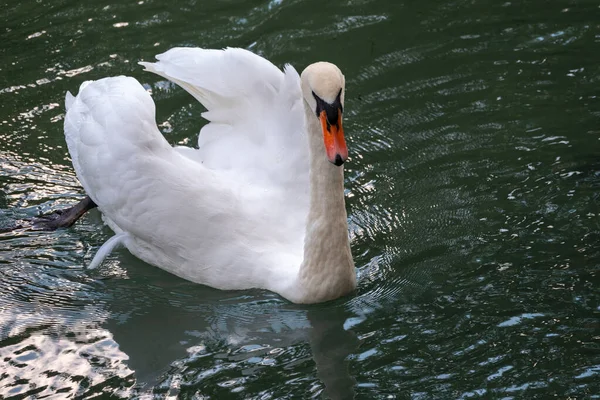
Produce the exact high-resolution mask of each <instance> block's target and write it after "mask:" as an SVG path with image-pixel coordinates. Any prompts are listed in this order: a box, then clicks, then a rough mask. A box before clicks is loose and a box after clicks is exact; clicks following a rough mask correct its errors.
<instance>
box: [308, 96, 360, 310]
mask: <svg viewBox="0 0 600 400" xmlns="http://www.w3.org/2000/svg"><path fill="white" fill-rule="evenodd" d="M303 103H304V112H305V126H306V129H307V135H308V142H309V159H310V175H309V179H310V207H309V213H308V218H307V223H306V234H305V239H304V261H303V263H302V265H301V267H300V272H299V284H300V286H301V287H300V289H301V291H302V293H303V296H302V297H304V301H303V302H306V303H313V302H317V301H326V300H329V299H333V298H337V297H339V296H342V295H344V294H346V293H349V292H351V291H352V290H354V288H355V287H356V274H355V271H354V261H353V260H352V254H351V252H350V242H349V240H348V222H347V215H346V203H345V200H344V168H343V166H340V167H337V166H335V165H333V164H332V163H330V162H329V161H328V160H327V156H326V153H325V145H324V143H323V133H322V132H321V127H320V124H319V121H318V119H317V118H316V116H315V114H314V112H313V111H312V110H311V109H310V108H309V107H307V104H306V102H303Z"/></svg>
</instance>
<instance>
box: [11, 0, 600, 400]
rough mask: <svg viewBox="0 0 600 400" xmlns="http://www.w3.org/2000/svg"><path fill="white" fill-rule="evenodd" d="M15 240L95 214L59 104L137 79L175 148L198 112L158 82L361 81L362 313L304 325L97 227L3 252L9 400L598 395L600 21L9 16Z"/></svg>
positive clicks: (357, 167)
mask: <svg viewBox="0 0 600 400" xmlns="http://www.w3.org/2000/svg"><path fill="white" fill-rule="evenodd" d="M0 18H1V21H2V24H1V26H0V56H1V57H0V161H1V168H0V226H10V225H11V224H13V223H14V221H16V220H19V219H23V218H28V217H32V216H34V215H37V214H38V213H40V212H48V211H50V210H53V209H56V208H62V207H67V206H68V205H70V204H73V203H74V202H76V201H77V200H78V199H81V198H82V197H83V196H84V192H83V189H82V188H81V186H80V185H79V183H78V181H77V178H76V177H75V174H74V171H73V168H72V166H71V162H70V159H69V155H68V153H67V149H66V145H65V141H64V137H63V127H62V123H63V117H64V107H63V99H64V95H65V92H66V91H67V90H69V91H72V92H77V90H78V88H79V85H80V84H81V83H82V82H83V81H85V80H90V79H99V78H101V77H104V76H109V75H119V74H126V75H131V76H134V77H136V78H137V79H138V80H140V81H141V82H142V83H143V84H144V85H145V86H146V87H147V88H148V89H151V90H152V92H153V97H154V100H155V102H156V103H157V123H158V124H159V127H160V129H161V131H162V132H163V133H164V135H165V137H166V138H167V140H168V141H169V142H170V143H173V144H193V143H195V141H196V135H197V132H198V131H199V128H200V127H201V126H202V124H204V121H203V120H202V118H201V115H200V114H201V112H202V111H203V110H202V107H201V106H200V105H199V104H197V103H196V101H195V100H194V99H193V98H192V97H191V96H190V95H188V94H187V93H186V92H184V91H183V90H182V89H180V88H178V87H176V86H175V85H172V84H168V83H167V82H165V81H164V80H161V79H160V78H159V77H157V76H153V75H151V74H149V73H145V72H143V71H142V68H141V67H139V66H138V65H137V62H138V61H140V60H152V59H153V57H154V55H155V54H158V53H160V52H163V51H165V50H167V49H169V48H171V47H174V46H200V47H208V48H222V47H225V46H237V47H244V48H248V49H251V50H252V51H254V52H257V53H258V54H260V55H263V56H265V57H266V58H268V59H269V60H271V61H272V62H274V63H275V64H276V65H277V66H279V67H282V66H283V65H284V64H285V63H291V64H293V65H294V66H295V67H296V68H297V69H298V70H302V69H303V68H304V67H305V66H306V65H308V64H309V63H311V62H314V61H319V60H328V61H331V62H334V63H336V64H337V65H339V66H340V68H341V69H342V71H343V72H344V73H345V76H346V81H347V95H346V105H345V118H346V119H345V131H346V135H347V140H348V147H349V149H350V158H351V160H350V162H349V163H348V164H347V167H346V188H347V207H348V216H349V222H350V235H351V237H352V251H353V254H354V256H355V260H356V265H357V268H358V274H359V279H360V280H359V287H358V289H357V291H356V293H355V294H353V295H351V296H348V297H346V298H342V299H339V300H336V301H334V302H331V303H326V304H320V305H315V306H298V305H293V304H290V303H288V302H287V301H285V300H283V299H282V298H280V297H279V296H277V295H275V294H272V293H269V292H266V291H260V290H254V291H243V292H222V291H217V290H214V289H211V288H207V287H204V286H201V285H196V284H192V283H189V282H186V281H183V280H181V279H179V278H176V277H174V276H172V275H169V274H167V273H166V272H163V271H161V270H159V269H158V268H155V267H151V266H149V265H147V264H145V263H143V262H141V261H139V260H137V259H136V258H135V257H133V256H132V255H130V254H129V253H128V252H127V250H123V249H122V250H118V251H115V252H114V253H113V254H112V255H111V256H110V257H109V259H108V261H107V262H105V263H104V264H103V266H102V267H101V268H100V269H99V270H97V271H89V270H86V269H85V265H87V263H89V262H90V260H91V258H92V256H93V254H94V252H95V251H96V250H97V249H98V247H99V246H100V245H101V244H102V243H104V242H105V241H106V240H107V239H108V238H109V237H110V236H111V235H112V232H111V231H110V230H109V229H108V228H107V227H105V226H103V224H102V221H101V219H100V215H99V213H98V212H97V211H96V210H94V211H92V212H90V213H89V214H88V215H86V216H85V217H84V218H83V219H82V220H81V221H80V222H79V223H77V224H76V225H75V226H74V227H72V228H70V229H66V230H61V231H57V232H52V233H47V232H27V231H16V232H12V233H4V234H0V397H4V398H7V399H22V398H36V397H39V398H43V397H47V396H52V395H53V396H54V397H52V398H75V397H76V398H91V397H95V396H99V395H103V396H104V397H109V396H112V397H111V398H128V397H141V398H152V397H155V398H182V399H188V398H189V399H192V398H193V399H206V398H213V399H224V398H247V399H276V398H277V399H279V398H290V399H291V398H313V397H315V398H320V397H326V398H332V399H347V398H352V396H355V397H356V398H360V399H376V398H382V399H383V398H398V399H404V398H406V399H430V398H452V399H467V398H468V399H471V398H506V399H509V398H548V397H550V396H557V397H558V398H563V399H565V398H577V399H580V398H581V399H583V398H586V399H591V398H600V276H599V274H600V215H599V213H600V207H599V202H600V140H599V137H600V135H599V134H600V99H599V97H598V96H600V5H599V4H598V2H597V1H591V0H588V1H554V2H546V1H539V0H536V1H533V0H532V1H528V2H511V1H507V2H502V1H499V2H498V1H489V0H488V1H480V2H475V1H447V2H442V1H424V2H416V1H414V2H402V1H399V2H392V1H383V0H371V1H369V0H348V1H344V2H325V1H316V0H310V1H294V0H292V1H281V0H279V1H278V0H272V1H241V0H229V1H196V0H191V1H170V2H166V1H153V0H140V1H127V2H107V1H106V0H99V1H98V0H94V1H91V0H84V1H75V0H52V1H48V0H37V1H32V0H26V1H22V2H16V1H13V2H11V3H9V4H3V5H2V13H1V16H0Z"/></svg>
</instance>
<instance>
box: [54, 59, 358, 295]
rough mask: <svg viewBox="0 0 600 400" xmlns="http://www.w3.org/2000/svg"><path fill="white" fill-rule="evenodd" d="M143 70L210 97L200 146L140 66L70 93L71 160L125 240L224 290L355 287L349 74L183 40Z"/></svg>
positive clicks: (157, 261)
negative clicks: (166, 121)
mask: <svg viewBox="0 0 600 400" xmlns="http://www.w3.org/2000/svg"><path fill="white" fill-rule="evenodd" d="M157 59H158V60H159V61H158V62H156V63H140V64H142V65H144V66H145V67H146V70H148V71H151V72H154V73H156V74H159V75H161V76H163V77H165V78H167V79H170V80H171V81H173V82H175V83H177V84H178V85H180V86H181V87H183V88H184V89H186V90H187V91H188V92H189V93H191V94H192V95H193V96H194V97H195V98H196V99H198V100H199V101H200V102H201V103H202V104H203V105H204V106H205V107H206V108H207V110H208V111H207V112H205V113H204V114H203V116H204V117H205V118H206V119H207V120H209V121H210V123H209V124H208V125H206V126H205V127H203V128H202V130H201V132H200V136H199V140H198V147H199V148H198V149H192V148H188V147H175V148H173V147H171V146H170V145H169V144H168V143H167V141H166V140H165V138H164V137H163V136H162V135H161V133H160V132H159V130H158V128H157V126H156V122H155V107H154V102H153V101H152V99H151V97H150V95H149V94H148V93H147V92H146V91H145V90H144V89H143V87H142V86H141V85H140V84H139V83H138V82H137V81H136V80H135V79H133V78H130V77H115V78H105V79H101V80H98V81H90V82H85V83H83V84H82V85H81V88H80V90H79V94H78V95H77V97H73V96H72V95H71V94H70V93H67V98H66V107H67V114H66V117H65V136H66V140H67V145H68V148H69V152H70V154H71V157H72V160H73V166H74V168H75V171H76V173H77V176H78V178H79V180H80V181H81V184H82V185H83V187H84V188H85V191H86V192H87V194H88V195H89V196H90V197H91V199H92V200H93V201H94V202H95V203H96V204H97V205H98V208H99V209H100V211H101V212H102V214H103V217H104V220H105V222H106V223H107V224H108V225H109V226H110V227H111V228H112V229H113V230H114V231H115V232H116V235H115V236H114V237H113V238H111V239H109V241H108V242H107V243H105V245H103V246H102V247H101V249H100V250H99V251H98V253H97V255H96V257H94V260H93V261H92V264H91V266H97V265H98V264H99V263H100V262H101V261H102V259H103V258H104V257H105V256H106V255H107V254H108V253H109V252H110V251H111V250H112V248H113V247H114V246H115V245H117V244H123V245H125V246H126V247H127V248H128V249H129V251H130V252H131V253H133V254H134V255H135V256H137V257H138V258H140V259H142V260H144V261H146V262H147V263H150V264H153V265H155V266H158V267H160V268H162V269H164V270H166V271H169V272H171V273H173V274H175V275H178V276H180V277H182V278H184V279H188V280H190V281H193V282H197V283H201V284H205V285H208V286H212V287H215V288H219V289H248V288H263V289H268V290H271V291H273V292H276V293H279V294H280V295H281V296H283V297H285V298H287V299H288V300H290V301H292V302H295V303H316V302H321V301H326V300H330V299H334V298H337V297H339V296H342V295H345V294H347V293H349V292H351V291H352V290H354V289H355V287H356V276H355V270H354V262H353V260H352V255H351V252H350V244H349V241H348V225H347V220H346V209H345V202H344V186H343V184H344V175H343V174H344V173H343V166H341V164H343V162H344V161H345V160H346V158H347V156H348V151H347V148H346V143H345V140H344V133H343V129H342V111H343V103H344V90H345V89H344V83H345V81H344V76H343V75H342V73H341V71H340V70H339V69H338V68H337V67H336V66H335V65H333V64H330V63H325V62H319V63H315V64H312V65H310V66H308V67H307V68H306V69H305V70H304V72H303V73H302V77H299V76H298V73H297V72H296V71H295V70H294V68H293V67H291V66H289V65H287V66H286V67H285V69H284V72H282V71H280V70H279V69H278V68H276V67H275V66H274V65H273V64H271V63H270V62H269V61H267V60H265V59H264V58H261V57H259V56H257V55H255V54H253V53H251V52H249V51H247V50H243V49H235V48H229V49H226V50H205V49H199V48H174V49H171V50H169V51H167V52H166V53H163V54H161V55H159V56H157Z"/></svg>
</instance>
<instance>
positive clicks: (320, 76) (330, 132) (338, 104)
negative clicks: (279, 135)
mask: <svg viewBox="0 0 600 400" xmlns="http://www.w3.org/2000/svg"><path fill="white" fill-rule="evenodd" d="M301 82H302V95H303V97H304V101H305V102H306V105H307V106H308V107H309V109H311V110H312V111H313V112H314V115H315V118H316V119H317V120H318V122H319V124H320V126H321V131H322V133H323V142H324V144H325V151H326V153H327V158H328V159H329V161H330V162H331V163H332V164H334V165H337V166H340V165H342V164H343V163H344V161H346V159H347V158H348V148H347V147H346V139H345V138H344V129H343V128H342V114H343V112H344V94H345V93H344V91H345V82H346V81H345V79H344V75H343V74H342V71H340V69H339V68H338V67H336V66H335V65H334V64H331V63H328V62H318V63H314V64H311V65H309V66H308V67H306V68H305V69H304V71H302V76H301Z"/></svg>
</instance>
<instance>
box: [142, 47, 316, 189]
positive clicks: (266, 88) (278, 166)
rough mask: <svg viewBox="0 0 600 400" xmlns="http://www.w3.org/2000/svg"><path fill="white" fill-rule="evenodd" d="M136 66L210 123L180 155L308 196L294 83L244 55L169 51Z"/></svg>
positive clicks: (290, 71) (294, 76)
mask: <svg viewBox="0 0 600 400" xmlns="http://www.w3.org/2000/svg"><path fill="white" fill-rule="evenodd" d="M156 58H157V59H158V62H156V63H146V62H141V63H140V64H141V65H143V66H144V67H146V70H147V71H151V72H154V73H156V74H158V75H161V76H163V77H165V78H167V79H169V80H171V81H173V82H175V83H177V84H178V85H180V86H181V87H182V88H184V89H185V90H187V91H188V92H189V93H190V94H192V95H193V96H194V97H195V98H196V99H197V100H198V101H200V103H202V104H203V105H204V106H205V107H206V108H207V110H208V111H207V112H205V113H204V114H203V116H204V117H205V118H206V119H207V120H208V121H210V123H209V124H208V125H206V126H204V127H203V128H202V130H201V132H200V135H199V139H198V147H199V149H198V150H197V151H196V152H190V151H189V150H183V151H182V153H183V154H185V155H186V156H188V157H193V158H195V159H197V160H198V161H199V162H201V163H203V165H205V166H206V167H208V168H211V169H214V170H220V171H229V172H231V173H234V174H235V175H237V176H239V177H241V178H242V179H244V181H246V182H248V183H251V184H256V185H261V186H262V185H264V186H266V187H271V186H276V187H278V188H282V189H285V190H286V191H288V192H289V194H290V196H289V197H290V198H298V197H300V198H302V199H305V200H307V199H308V197H307V196H306V194H307V193H308V168H309V165H308V141H307V138H306V133H305V130H304V115H303V107H302V96H301V90H300V78H299V76H298V73H297V72H296V70H294V68H293V67H291V66H289V65H288V66H286V67H285V69H284V72H282V71H280V70H279V69H278V68H277V67H275V66H274V65H273V64H271V63H270V62H269V61H267V60H265V59H264V58H262V57H260V56H258V55H256V54H253V53H252V52H250V51H247V50H243V49H237V48H228V49H225V50H205V49H200V48H174V49H171V50H169V51H167V52H166V53H163V54H160V55H158V56H157V57H156Z"/></svg>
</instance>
